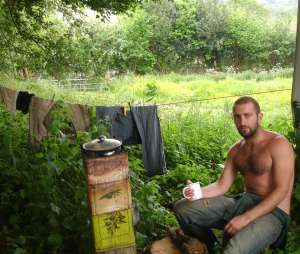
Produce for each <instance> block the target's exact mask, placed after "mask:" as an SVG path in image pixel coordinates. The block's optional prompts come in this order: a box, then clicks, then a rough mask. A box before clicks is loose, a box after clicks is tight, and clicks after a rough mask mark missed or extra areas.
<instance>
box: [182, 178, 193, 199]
mask: <svg viewBox="0 0 300 254" xmlns="http://www.w3.org/2000/svg"><path fill="white" fill-rule="evenodd" d="M192 183H193V182H192V181H191V180H187V181H186V185H187V186H186V187H189V185H190V184H192ZM193 195H194V191H193V189H192V188H186V189H185V191H184V196H185V197H186V199H187V200H191V199H192V198H193Z"/></svg>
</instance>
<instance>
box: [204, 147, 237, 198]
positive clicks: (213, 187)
mask: <svg viewBox="0 0 300 254" xmlns="http://www.w3.org/2000/svg"><path fill="white" fill-rule="evenodd" d="M234 152H235V146H234V147H233V148H231V149H230V151H229V153H228V156H227V160H226V162H225V167H224V169H223V172H222V175H221V177H220V178H219V179H218V180H217V181H216V182H214V183H212V184H209V185H207V186H205V187H203V188H202V195H203V198H211V197H216V196H220V195H223V194H224V193H226V192H227V191H228V190H229V188H230V186H231V185H232V183H233V182H234V180H235V178H236V176H237V171H236V170H235V169H234V166H233V159H232V158H233V154H234Z"/></svg>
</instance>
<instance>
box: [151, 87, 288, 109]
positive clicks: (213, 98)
mask: <svg viewBox="0 0 300 254" xmlns="http://www.w3.org/2000/svg"><path fill="white" fill-rule="evenodd" d="M291 90H292V89H291V88H286V89H278V90H269V91H263V92H256V93H246V94H234V95H228V96H221V97H211V98H193V99H189V100H184V101H177V102H169V103H160V104H156V106H159V107H162V106H169V105H177V104H187V103H193V102H202V101H212V100H220V99H228V98H234V97H241V96H250V95H258V94H266V93H276V92H282V91H291Z"/></svg>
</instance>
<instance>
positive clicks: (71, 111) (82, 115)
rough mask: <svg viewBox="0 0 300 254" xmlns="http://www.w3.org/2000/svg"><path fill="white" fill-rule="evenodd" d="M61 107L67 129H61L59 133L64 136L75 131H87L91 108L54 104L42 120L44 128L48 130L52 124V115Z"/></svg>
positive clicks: (78, 105)
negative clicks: (64, 114)
mask: <svg viewBox="0 0 300 254" xmlns="http://www.w3.org/2000/svg"><path fill="white" fill-rule="evenodd" d="M58 107H62V109H63V110H64V112H65V113H66V114H67V115H66V117H67V119H66V121H67V122H66V123H67V124H68V126H69V127H67V128H64V129H61V130H60V131H61V132H62V133H64V134H68V133H69V134H71V133H72V134H75V133H76V131H87V130H88V128H89V127H90V113H91V107H89V106H85V105H80V104H70V103H66V104H61V105H59V104H57V103H56V104H55V105H53V106H52V107H51V109H50V110H49V112H48V113H47V115H46V116H45V119H44V122H43V123H44V126H45V127H46V129H48V128H49V127H50V125H51V123H52V122H53V120H54V119H53V118H54V116H53V113H54V111H55V110H56V109H57V108H58Z"/></svg>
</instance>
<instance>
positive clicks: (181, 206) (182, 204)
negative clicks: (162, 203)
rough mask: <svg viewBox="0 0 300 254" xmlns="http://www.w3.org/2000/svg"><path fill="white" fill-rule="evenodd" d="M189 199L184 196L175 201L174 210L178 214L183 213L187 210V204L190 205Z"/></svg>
mask: <svg viewBox="0 0 300 254" xmlns="http://www.w3.org/2000/svg"><path fill="white" fill-rule="evenodd" d="M187 202H188V201H187V200H186V199H185V198H183V199H180V200H178V201H176V202H175V204H174V207H173V210H174V212H175V214H176V215H182V214H183V213H184V211H185V210H186V206H187V205H188V203H187Z"/></svg>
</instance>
